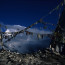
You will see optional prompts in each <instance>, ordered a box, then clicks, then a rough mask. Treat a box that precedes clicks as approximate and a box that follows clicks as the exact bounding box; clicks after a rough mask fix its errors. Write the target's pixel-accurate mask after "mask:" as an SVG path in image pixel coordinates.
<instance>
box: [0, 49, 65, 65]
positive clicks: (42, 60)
mask: <svg viewBox="0 0 65 65" xmlns="http://www.w3.org/2000/svg"><path fill="white" fill-rule="evenodd" d="M0 65H65V56H61V55H59V54H51V53H50V52H49V51H47V50H46V51H45V52H44V51H40V50H39V51H38V52H35V53H32V54H19V53H16V52H10V51H6V50H2V51H0Z"/></svg>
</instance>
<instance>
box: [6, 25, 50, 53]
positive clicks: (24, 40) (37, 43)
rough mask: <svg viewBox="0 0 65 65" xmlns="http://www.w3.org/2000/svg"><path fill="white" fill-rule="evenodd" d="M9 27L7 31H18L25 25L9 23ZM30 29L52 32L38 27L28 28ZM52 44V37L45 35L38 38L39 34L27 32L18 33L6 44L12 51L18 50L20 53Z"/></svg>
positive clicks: (44, 32)
mask: <svg viewBox="0 0 65 65" xmlns="http://www.w3.org/2000/svg"><path fill="white" fill-rule="evenodd" d="M7 27H8V29H7V30H6V31H5V32H6V33H7V32H17V31H19V30H23V29H24V28H26V27H24V26H20V25H12V26H11V25H7ZM28 31H30V32H33V33H40V34H51V32H49V31H43V30H38V29H31V28H30V29H28ZM49 44H50V38H48V37H44V38H43V39H39V40H38V38H37V35H36V34H34V35H33V36H32V35H26V33H25V32H24V33H21V34H18V35H17V36H16V37H15V38H14V39H12V40H11V41H9V42H7V43H6V45H7V46H8V49H10V50H11V51H17V52H20V53H28V52H34V51H37V50H39V49H43V48H46V47H49Z"/></svg>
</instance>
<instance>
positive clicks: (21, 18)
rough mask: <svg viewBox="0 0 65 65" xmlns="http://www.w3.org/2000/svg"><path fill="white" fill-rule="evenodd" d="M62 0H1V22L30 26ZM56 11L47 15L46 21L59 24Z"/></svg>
mask: <svg viewBox="0 0 65 65" xmlns="http://www.w3.org/2000/svg"><path fill="white" fill-rule="evenodd" d="M61 1H62V0H0V23H4V24H6V25H22V26H29V25H31V24H32V23H34V22H36V21H38V20H39V19H40V18H41V17H43V16H45V15H46V14H48V12H50V11H51V10H52V9H53V8H55V7H56V6H57V5H58V4H59V3H60V2H61ZM59 12H60V13H61V12H62V11H59V10H58V11H55V12H53V14H51V15H49V16H47V17H45V18H44V19H43V20H44V21H46V22H50V23H54V24H57V21H58V19H59V17H58V14H59Z"/></svg>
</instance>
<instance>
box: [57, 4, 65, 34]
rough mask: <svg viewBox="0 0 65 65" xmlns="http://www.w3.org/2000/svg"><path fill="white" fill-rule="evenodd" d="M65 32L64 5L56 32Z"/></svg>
mask: <svg viewBox="0 0 65 65" xmlns="http://www.w3.org/2000/svg"><path fill="white" fill-rule="evenodd" d="M58 31H59V32H60V33H62V32H65V5H64V9H63V12H62V14H61V17H60V19H59V23H58V26H57V28H56V32H58Z"/></svg>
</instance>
